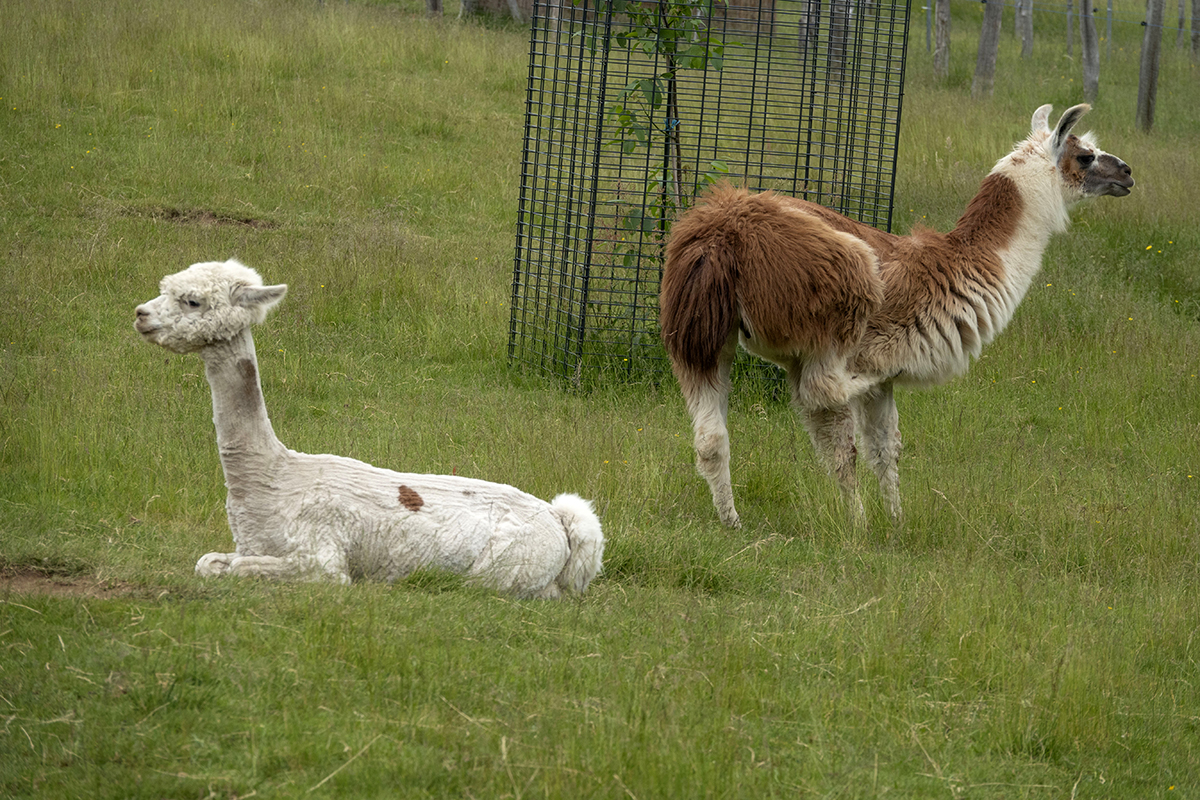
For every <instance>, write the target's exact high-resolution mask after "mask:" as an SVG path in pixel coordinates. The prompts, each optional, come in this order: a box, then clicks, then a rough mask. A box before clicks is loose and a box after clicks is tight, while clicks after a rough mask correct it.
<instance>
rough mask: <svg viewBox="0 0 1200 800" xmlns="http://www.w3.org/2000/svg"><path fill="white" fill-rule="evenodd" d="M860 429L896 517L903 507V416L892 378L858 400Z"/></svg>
mask: <svg viewBox="0 0 1200 800" xmlns="http://www.w3.org/2000/svg"><path fill="white" fill-rule="evenodd" d="M855 402H856V405H857V412H858V413H857V416H858V426H859V432H860V433H861V435H862V441H863V447H864V448H865V450H866V457H867V461H868V462H870V464H871V468H872V469H873V470H875V476H876V477H877V478H879V491H880V493H882V494H883V499H884V500H885V501H886V502H887V504H888V511H889V512H891V515H892V519H893V520H896V521H897V522H899V521H900V518H901V510H900V415H899V412H897V411H896V398H895V395H894V394H893V392H892V384H891V382H890V381H889V382H888V383H885V384H883V385H881V386H879V387H877V388H875V389H873V390H872V391H870V392H868V393H867V394H865V395H862V396H861V397H859V398H857V399H856V401H855Z"/></svg>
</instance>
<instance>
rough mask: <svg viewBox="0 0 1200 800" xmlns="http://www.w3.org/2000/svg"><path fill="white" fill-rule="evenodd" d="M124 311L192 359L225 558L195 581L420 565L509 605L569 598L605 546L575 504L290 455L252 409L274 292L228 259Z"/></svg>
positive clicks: (383, 571) (278, 295)
mask: <svg viewBox="0 0 1200 800" xmlns="http://www.w3.org/2000/svg"><path fill="white" fill-rule="evenodd" d="M161 292H162V294H161V295H160V296H159V297H157V298H155V299H154V300H151V301H150V302H148V303H144V304H142V305H140V306H138V308H137V319H136V321H135V323H134V328H135V329H136V330H137V332H138V333H140V334H141V335H142V338H144V339H145V340H146V341H148V342H152V343H154V344H158V345H161V346H162V347H165V348H167V349H168V350H171V351H174V352H176V353H197V354H199V356H200V357H201V358H202V359H203V360H204V366H205V374H206V376H207V377H208V383H209V386H210V387H211V389H212V400H213V422H214V423H215V425H216V428H217V446H218V448H219V450H220V453H221V466H222V467H223V468H224V470H225V485H226V487H227V488H228V490H229V496H228V499H227V500H226V504H225V507H226V511H227V512H228V515H229V527H230V528H231V529H232V531H233V541H234V545H235V552H233V553H209V554H208V555H205V556H203V557H202V558H201V559H200V560H199V561H198V562H196V573H197V574H198V575H202V576H215V575H224V574H230V575H259V576H263V577H269V578H318V577H321V576H326V577H332V578H335V579H337V580H339V581H341V582H343V583H346V582H349V581H351V580H352V579H353V580H357V579H373V580H385V581H389V582H391V581H394V580H397V579H399V578H402V577H404V576H405V575H407V574H409V573H411V572H412V571H414V570H417V569H422V568H432V569H442V570H448V571H451V572H456V573H461V574H466V575H467V576H469V578H470V579H471V580H472V581H476V582H478V583H481V584H483V585H486V586H489V587H492V588H495V589H497V590H500V591H504V592H510V593H512V594H515V595H517V596H520V597H537V598H545V599H554V598H558V597H559V596H560V595H561V591H562V590H563V589H569V590H572V591H575V592H582V591H584V589H586V588H587V585H588V584H589V583H590V582H591V580H592V578H594V577H595V576H596V573H597V572H599V570H600V564H601V558H602V556H603V552H604V537H603V535H602V533H601V529H600V521H599V520H598V519H597V518H596V515H595V514H594V513H593V512H592V506H591V504H590V503H589V502H587V501H586V500H583V499H582V498H580V497H578V496H577V495H574V494H561V495H559V496H558V497H556V498H554V500H553V501H552V502H549V503H547V502H546V501H544V500H540V499H538V498H536V497H533V496H531V495H528V494H526V493H525V492H522V491H520V490H518V489H515V488H513V487H512V486H505V485H503V484H498V483H489V482H486V481H481V480H473V479H470V478H462V477H458V476H452V475H419V474H409V473H399V472H392V471H391V470H386V469H379V468H377V467H373V466H371V465H369V464H364V463H363V462H361V461H355V460H354V459H350V458H343V457H341V456H333V455H309V454H306V453H297V452H296V451H294V450H289V449H288V448H286V447H284V445H283V444H282V443H281V442H280V441H279V439H277V438H276V437H275V432H274V430H273V429H272V428H271V421H270V420H269V419H268V418H267V408H266V405H265V404H264V403H263V396H262V388H261V385H260V383H259V377H258V366H257V361H256V359H255V354H254V340H253V339H252V338H251V335H250V326H251V325H254V324H257V323H260V322H262V321H263V320H264V319H265V318H266V315H267V312H268V310H270V308H271V307H272V306H274V305H275V304H276V303H278V302H279V301H280V300H282V299H283V296H284V294H285V293H286V292H287V286H286V285H283V284H281V285H278V286H264V285H263V283H262V279H261V278H260V277H259V276H258V273H257V272H255V271H254V270H252V269H250V268H248V267H245V266H243V265H242V264H239V263H238V262H237V261H233V260H230V261H226V262H207V263H201V264H193V265H192V266H190V267H188V268H187V269H185V270H184V271H182V272H179V273H176V274H174V275H168V276H167V277H165V278H163V280H162V284H161Z"/></svg>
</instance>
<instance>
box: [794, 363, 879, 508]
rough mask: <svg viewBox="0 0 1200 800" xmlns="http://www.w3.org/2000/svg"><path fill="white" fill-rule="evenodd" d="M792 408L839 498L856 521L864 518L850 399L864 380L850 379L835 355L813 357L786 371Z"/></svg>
mask: <svg viewBox="0 0 1200 800" xmlns="http://www.w3.org/2000/svg"><path fill="white" fill-rule="evenodd" d="M787 375H788V384H789V386H790V388H791V390H792V405H793V406H794V407H795V408H796V410H797V411H799V412H800V414H801V416H802V417H803V418H804V426H805V427H806V428H807V429H808V435H809V437H810V438H811V439H812V443H813V447H814V448H815V449H816V451H817V457H818V458H819V459H820V461H821V463H822V464H823V465H824V467H825V469H827V470H828V471H829V472H830V474H832V475H833V476H834V477H835V478H837V481H838V484H839V485H840V486H841V487H842V496H843V497H845V499H846V503H847V504H848V505H849V507H850V512H851V514H853V515H854V517H855V519H856V520H862V519H863V518H864V513H863V506H862V500H861V499H860V498H859V496H858V475H857V473H856V472H855V463H856V460H857V455H858V451H857V450H856V449H855V447H854V429H855V421H854V408H853V406H851V405H850V402H849V398H850V397H851V396H852V394H853V393H855V392H856V391H857V390H858V388H859V384H860V383H863V382H864V379H863V378H861V377H858V376H853V377H852V376H851V375H850V374H849V373H848V371H847V370H846V364H845V362H844V360H842V359H841V358H838V357H837V356H834V355H824V356H820V355H814V356H810V357H809V358H807V359H805V360H803V361H797V362H795V363H793V364H791V365H790V366H789V367H788V370H787Z"/></svg>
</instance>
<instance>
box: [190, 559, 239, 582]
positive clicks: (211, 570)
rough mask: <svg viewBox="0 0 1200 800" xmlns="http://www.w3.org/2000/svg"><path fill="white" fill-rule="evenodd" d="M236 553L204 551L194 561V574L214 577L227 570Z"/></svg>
mask: <svg viewBox="0 0 1200 800" xmlns="http://www.w3.org/2000/svg"><path fill="white" fill-rule="evenodd" d="M237 557H238V554H237V553H206V554H205V555H202V556H200V560H199V561H197V562H196V574H197V575H199V576H200V577H201V578H216V577H218V576H220V575H224V574H225V573H226V572H228V571H229V565H230V564H231V563H233V560H234V559H235V558H237Z"/></svg>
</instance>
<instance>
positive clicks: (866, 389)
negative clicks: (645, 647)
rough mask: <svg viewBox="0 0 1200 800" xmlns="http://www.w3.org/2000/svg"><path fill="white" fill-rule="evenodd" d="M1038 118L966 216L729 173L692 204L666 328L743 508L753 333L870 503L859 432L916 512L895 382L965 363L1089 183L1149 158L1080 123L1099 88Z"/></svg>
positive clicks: (728, 510)
mask: <svg viewBox="0 0 1200 800" xmlns="http://www.w3.org/2000/svg"><path fill="white" fill-rule="evenodd" d="M1050 110H1051V107H1050V106H1049V105H1044V106H1042V107H1041V108H1039V109H1038V110H1037V111H1035V112H1034V114H1033V126H1032V132H1031V133H1030V135H1029V137H1028V138H1026V139H1025V140H1024V141H1022V142H1020V143H1018V144H1017V145H1016V147H1015V148H1014V149H1013V151H1012V152H1011V153H1009V154H1008V155H1007V156H1005V157H1004V158H1002V159H1000V161H999V162H998V163H997V164H996V166H995V167H994V168H993V169H992V171H991V173H990V174H989V175H988V176H987V177H986V178H984V180H983V184H982V186H981V188H980V190H979V193H978V194H977V195H976V196H975V198H974V199H973V200H972V201H971V202H970V204H969V205H968V206H967V210H966V212H965V213H964V214H963V215H962V217H961V218H960V219H959V221H958V224H957V225H956V227H955V228H954V230H952V231H951V232H950V233H947V234H941V233H936V232H934V231H930V230H925V229H918V230H915V231H914V232H913V233H911V234H910V235H908V236H896V235H893V234H890V233H884V232H882V231H879V230H876V229H875V228H871V227H870V226H868V225H865V224H863V223H860V222H857V221H854V220H851V219H848V218H847V217H844V216H842V215H840V214H838V213H836V212H833V211H830V210H828V209H826V208H823V207H821V206H819V205H816V204H814V203H810V202H807V201H803V200H797V199H795V198H791V197H786V196H783V195H778V194H775V193H773V192H764V193H761V194H752V193H750V192H747V191H745V190H743V189H737V188H733V187H731V186H729V185H728V184H723V185H719V186H717V187H715V188H714V189H713V190H711V191H710V192H709V193H708V194H707V195H706V196H704V197H702V198H701V199H700V201H699V202H698V203H697V205H696V206H694V207H693V208H692V209H690V210H689V211H687V212H686V213H685V214H683V215H682V216H681V217H680V218H679V220H678V221H677V222H676V223H675V225H674V226H673V228H672V230H671V234H670V237H669V238H668V241H667V246H666V264H665V267H664V269H663V277H662V288H661V296H660V323H661V327H662V337H663V342H664V344H665V345H666V347H667V352H668V354H669V356H670V359H671V365H672V369H673V370H674V373H675V376H676V378H677V379H678V380H679V384H680V388H681V389H682V391H683V396H684V399H685V400H686V403H687V409H688V412H689V414H690V415H691V418H692V426H693V430H694V435H695V438H694V442H693V443H694V446H695V450H696V467H697V470H698V471H699V472H700V474H701V475H702V476H703V477H704V478H705V479H706V480H707V481H708V485H709V488H710V489H711V491H712V497H713V503H714V505H715V506H716V508H717V513H718V515H719V516H720V519H721V521H722V522H723V523H725V524H726V525H729V526H731V527H739V526H740V519H739V517H738V513H737V510H736V509H735V507H734V503H733V488H732V485H731V483H730V473H729V433H728V429H727V427H726V426H727V421H728V411H729V409H728V401H729V391H730V384H729V372H730V366H731V364H732V363H733V359H734V355H735V354H736V350H737V345H738V342H739V341H740V342H741V344H742V346H743V347H744V348H745V349H746V350H747V351H749V352H750V353H753V354H754V355H757V356H759V357H761V358H764V359H766V360H768V361H771V362H774V363H776V364H778V365H779V366H781V367H783V368H784V370H785V371H786V374H787V382H788V387H789V389H790V391H791V395H792V402H793V405H794V406H795V407H796V409H797V411H798V412H800V414H801V416H802V417H803V419H804V423H805V427H806V428H807V430H808V433H809V436H810V438H811V439H812V442H813V446H814V448H815V449H816V452H817V455H818V457H819V459H820V461H821V462H822V463H823V465H824V466H825V468H826V469H827V470H828V471H829V472H831V473H832V474H833V475H834V477H835V478H836V479H837V481H838V483H839V484H840V486H841V490H842V494H843V496H844V497H845V498H846V500H847V502H848V503H849V504H850V507H851V513H852V514H853V515H854V516H855V517H856V518H861V517H862V515H863V510H862V503H861V500H860V499H859V495H858V485H857V478H856V473H855V461H856V458H857V452H858V450H857V448H856V446H855V436H856V433H857V436H858V438H859V439H860V440H861V443H862V445H863V447H864V452H865V455H866V459H867V460H868V461H869V462H870V464H871V467H872V468H873V470H874V472H875V475H876V477H877V478H878V481H879V487H880V490H881V492H882V494H883V497H884V499H885V501H886V503H887V505H888V510H889V511H890V513H891V515H892V517H893V518H894V519H896V520H899V519H900V517H901V508H900V487H899V471H898V461H899V456H900V430H899V427H898V423H899V417H898V415H897V412H896V402H895V399H894V395H893V387H894V386H895V385H905V386H916V387H927V386H932V385H936V384H939V383H943V382H945V381H947V380H949V379H951V378H953V377H955V376H957V375H961V374H962V373H964V372H965V371H966V370H967V368H968V366H969V365H970V363H971V360H972V359H973V358H977V357H978V356H979V353H980V350H981V348H982V347H983V346H984V345H985V344H987V343H988V342H990V341H991V340H992V339H993V338H995V337H996V335H997V334H999V333H1000V331H1001V330H1003V328H1004V326H1005V325H1006V324H1007V323H1008V321H1009V320H1010V319H1011V318H1012V315H1013V312H1014V311H1015V310H1016V307H1017V304H1018V303H1020V301H1021V299H1022V298H1023V297H1024V296H1025V293H1026V291H1028V289H1029V286H1030V283H1031V282H1032V281H1033V278H1034V276H1035V275H1036V274H1037V272H1038V270H1039V269H1040V268H1041V260H1042V253H1043V252H1044V251H1045V249H1046V246H1047V244H1048V243H1049V241H1050V237H1051V235H1052V234H1055V233H1060V232H1062V231H1065V230H1066V229H1067V225H1068V223H1069V216H1068V213H1069V211H1070V209H1071V208H1072V207H1073V206H1074V205H1075V204H1076V203H1077V202H1079V201H1080V200H1083V199H1085V198H1090V197H1099V196H1102V195H1112V196H1114V197H1123V196H1125V195H1127V194H1129V191H1130V189H1131V188H1132V187H1133V185H1134V182H1133V178H1132V177H1131V175H1132V170H1131V169H1130V168H1129V167H1128V166H1127V165H1126V164H1125V162H1123V161H1121V159H1119V158H1116V157H1115V156H1112V155H1109V154H1108V153H1105V152H1104V151H1102V150H1100V149H1099V148H1098V147H1097V146H1096V142H1095V141H1094V139H1093V138H1092V137H1091V135H1090V134H1084V135H1082V136H1075V135H1073V134H1071V128H1072V127H1073V126H1074V125H1075V123H1076V122H1078V121H1079V118H1080V117H1082V116H1083V115H1084V114H1085V113H1086V112H1087V111H1088V110H1089V106H1087V105H1077V106H1074V107H1073V108H1070V109H1067V111H1066V112H1065V113H1064V114H1063V115H1062V117H1061V118H1060V119H1059V121H1058V125H1057V126H1056V127H1054V128H1051V127H1050V125H1049V118H1050Z"/></svg>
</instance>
